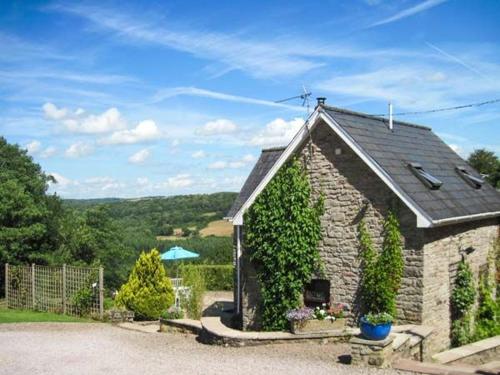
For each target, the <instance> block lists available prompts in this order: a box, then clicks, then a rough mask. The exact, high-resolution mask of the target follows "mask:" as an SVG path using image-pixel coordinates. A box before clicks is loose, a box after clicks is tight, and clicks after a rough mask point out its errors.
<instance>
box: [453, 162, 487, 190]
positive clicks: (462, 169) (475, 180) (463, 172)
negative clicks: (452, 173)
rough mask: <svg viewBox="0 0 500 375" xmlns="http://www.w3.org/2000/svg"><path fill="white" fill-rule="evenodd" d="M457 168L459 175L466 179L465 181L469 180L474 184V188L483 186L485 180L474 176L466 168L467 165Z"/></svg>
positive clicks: (469, 182)
mask: <svg viewBox="0 0 500 375" xmlns="http://www.w3.org/2000/svg"><path fill="white" fill-rule="evenodd" d="M455 170H456V171H457V173H458V175H459V176H460V177H462V178H463V179H464V181H465V182H467V183H468V184H469V185H470V186H472V187H473V188H474V189H481V186H483V184H484V181H483V180H482V179H480V178H479V177H476V176H473V175H471V174H470V173H469V171H467V169H465V167H461V166H459V167H455Z"/></svg>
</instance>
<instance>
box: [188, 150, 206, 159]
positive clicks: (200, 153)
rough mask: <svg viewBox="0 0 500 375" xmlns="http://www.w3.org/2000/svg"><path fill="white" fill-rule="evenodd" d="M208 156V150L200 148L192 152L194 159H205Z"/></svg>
mask: <svg viewBox="0 0 500 375" xmlns="http://www.w3.org/2000/svg"><path fill="white" fill-rule="evenodd" d="M206 156H207V154H206V152H205V151H203V150H198V151H195V152H193V153H192V154H191V157H192V158H193V159H203V158H205V157H206Z"/></svg>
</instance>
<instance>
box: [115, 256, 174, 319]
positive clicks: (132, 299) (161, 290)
mask: <svg viewBox="0 0 500 375" xmlns="http://www.w3.org/2000/svg"><path fill="white" fill-rule="evenodd" d="M173 303H174V290H173V288H172V284H171V282H170V279H169V278H168V277H167V275H166V273H165V268H164V267H163V263H162V261H161V259H160V253H159V252H158V250H156V249H153V250H151V252H149V253H144V252H143V253H142V254H141V256H140V257H139V259H137V262H136V263H135V266H134V268H133V269H132V273H131V274H130V277H129V279H128V282H127V283H126V284H123V285H122V287H121V288H120V291H119V292H118V295H117V296H116V304H117V306H119V307H124V308H126V309H128V310H131V311H133V312H135V317H136V318H138V319H158V318H159V317H160V315H161V313H162V312H164V311H165V310H166V309H168V308H169V307H170V306H172V304H173Z"/></svg>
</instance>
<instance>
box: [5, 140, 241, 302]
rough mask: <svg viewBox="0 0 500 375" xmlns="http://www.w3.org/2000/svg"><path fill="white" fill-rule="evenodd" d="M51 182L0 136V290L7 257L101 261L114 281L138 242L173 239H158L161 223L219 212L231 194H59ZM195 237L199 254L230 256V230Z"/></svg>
mask: <svg viewBox="0 0 500 375" xmlns="http://www.w3.org/2000/svg"><path fill="white" fill-rule="evenodd" d="M51 182H56V181H55V179H54V177H52V176H50V175H49V174H47V173H45V172H44V171H43V170H42V168H41V167H40V165H38V164H37V163H35V162H33V159H32V158H31V157H30V156H29V155H28V154H27V152H26V150H24V149H21V148H20V147H19V146H18V145H15V144H9V143H8V142H7V141H6V139H5V138H3V137H0V267H1V268H0V269H1V272H0V288H1V289H0V295H3V293H4V290H5V288H4V276H5V274H4V272H3V269H4V267H3V266H4V264H5V263H11V264H29V263H37V264H45V265H56V264H62V263H67V264H72V265H95V266H98V265H102V266H103V267H104V268H105V284H106V287H107V288H108V289H115V288H118V287H119V286H120V285H121V284H122V283H123V282H124V281H125V280H126V278H127V276H128V274H129V272H130V270H131V268H132V266H133V264H134V262H135V260H136V259H137V257H138V255H139V254H140V252H141V251H142V250H149V249H151V248H154V247H156V248H158V249H160V250H164V249H165V247H166V246H165V245H170V244H171V243H168V244H164V243H162V242H159V241H157V240H156V235H158V234H161V233H162V232H161V231H162V230H164V229H165V227H166V226H171V227H182V226H186V227H191V228H201V227H203V226H205V225H206V223H208V222H209V221H211V220H215V219H220V218H222V217H223V215H224V214H225V212H226V211H227V210H228V209H229V207H230V205H231V203H232V201H233V199H234V197H235V194H234V193H216V194H210V195H190V196H177V197H169V198H159V197H157V198H148V199H140V200H122V199H108V200H89V201H75V200H70V201H64V200H62V199H61V198H60V197H59V196H57V195H56V194H49V193H48V187H49V183H51ZM193 241H195V240H194V238H193ZM193 245H196V250H197V251H198V252H200V253H203V255H204V257H202V258H201V261H204V262H208V263H214V264H217V263H226V262H229V261H230V254H231V246H232V245H231V239H230V238H226V239H220V238H211V237H207V238H203V239H201V238H200V239H198V240H197V242H196V243H193Z"/></svg>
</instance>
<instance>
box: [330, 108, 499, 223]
mask: <svg viewBox="0 0 500 375" xmlns="http://www.w3.org/2000/svg"><path fill="white" fill-rule="evenodd" d="M324 109H325V112H326V114H328V115H329V116H330V117H331V118H332V119H333V120H334V121H335V122H337V123H338V124H339V125H340V126H341V127H342V128H343V129H344V130H345V131H346V132H347V133H348V134H349V135H350V136H351V137H352V138H353V139H354V140H355V141H356V143H357V144H358V145H359V146H361V148H362V149H363V150H364V151H365V152H366V153H367V154H368V155H369V156H371V157H372V158H373V159H374V160H375V161H376V162H377V163H378V164H379V165H380V166H381V167H382V169H384V170H385V171H386V172H387V173H388V174H389V176H390V177H391V178H392V179H393V180H394V182H395V183H396V184H397V185H398V186H399V187H400V188H401V189H402V190H403V191H404V192H405V193H406V194H407V195H408V196H409V197H410V198H411V199H412V200H413V201H414V202H415V203H416V204H417V205H418V206H419V207H420V208H421V209H422V210H423V211H424V212H425V213H426V214H427V215H429V216H430V218H431V219H432V220H441V219H447V218H452V217H458V216H470V215H475V214H482V213H487V212H495V211H500V193H499V192H497V191H496V190H495V189H494V188H493V187H492V186H491V185H490V184H488V183H486V182H485V183H484V184H483V186H482V187H481V188H480V189H474V188H473V187H472V186H470V185H469V184H467V182H466V181H465V180H464V179H463V178H462V177H460V175H459V174H458V173H457V172H456V171H455V167H457V166H466V167H467V170H468V171H469V172H470V173H471V174H472V175H474V176H476V177H481V176H480V175H479V173H477V172H476V171H475V170H474V169H472V168H471V167H470V166H468V164H467V163H466V162H465V161H464V160H463V159H462V158H461V157H460V156H458V155H457V154H456V153H455V152H454V151H453V150H452V149H451V148H450V147H449V146H448V145H447V144H446V143H444V142H443V141H442V140H441V138H439V137H438V136H437V135H436V134H434V133H433V132H432V130H431V129H430V128H427V127H424V126H419V125H414V124H409V123H405V122H401V121H394V123H393V125H394V126H393V131H391V130H390V129H389V127H388V126H387V125H388V124H387V122H388V120H387V119H382V118H379V117H373V116H368V115H365V114H361V113H356V112H351V111H346V110H342V109H338V108H333V107H327V106H324ZM411 162H413V163H419V164H421V166H422V167H423V168H424V169H425V170H426V171H427V172H429V173H430V174H431V175H433V176H434V177H437V178H438V179H439V180H441V181H442V182H443V185H442V186H441V187H440V188H439V189H438V190H431V189H429V188H428V187H427V186H425V185H424V184H423V183H422V182H421V181H420V180H418V178H417V177H416V176H415V175H414V174H413V173H412V171H411V170H410V168H408V163H411Z"/></svg>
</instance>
